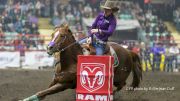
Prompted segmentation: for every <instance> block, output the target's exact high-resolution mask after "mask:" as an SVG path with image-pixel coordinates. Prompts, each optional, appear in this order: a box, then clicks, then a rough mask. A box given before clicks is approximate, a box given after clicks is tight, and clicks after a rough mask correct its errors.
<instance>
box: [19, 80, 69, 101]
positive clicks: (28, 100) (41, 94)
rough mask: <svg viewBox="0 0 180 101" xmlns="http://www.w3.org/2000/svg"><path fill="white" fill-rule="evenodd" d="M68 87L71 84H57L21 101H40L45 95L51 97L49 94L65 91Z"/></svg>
mask: <svg viewBox="0 0 180 101" xmlns="http://www.w3.org/2000/svg"><path fill="white" fill-rule="evenodd" d="M70 86H72V84H60V83H57V84H55V85H53V86H51V87H50V88H48V89H45V90H43V91H39V92H37V93H36V94H35V95H33V96H30V97H28V98H26V99H24V100H22V101H40V100H42V99H44V98H45V97H46V96H47V95H51V94H55V93H58V92H60V91H64V90H65V89H67V88H69V87H70Z"/></svg>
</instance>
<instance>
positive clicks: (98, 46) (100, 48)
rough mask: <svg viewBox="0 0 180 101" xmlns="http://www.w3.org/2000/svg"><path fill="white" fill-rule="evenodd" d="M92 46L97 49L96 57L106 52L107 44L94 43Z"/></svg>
mask: <svg viewBox="0 0 180 101" xmlns="http://www.w3.org/2000/svg"><path fill="white" fill-rule="evenodd" d="M92 46H93V47H94V48H95V49H96V55H103V54H104V51H105V44H101V43H96V42H93V43H92Z"/></svg>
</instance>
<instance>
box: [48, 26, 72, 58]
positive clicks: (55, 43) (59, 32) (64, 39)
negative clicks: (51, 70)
mask: <svg viewBox="0 0 180 101" xmlns="http://www.w3.org/2000/svg"><path fill="white" fill-rule="evenodd" d="M74 41H75V39H74V37H73V35H72V32H71V30H70V29H69V27H68V25H67V24H66V25H63V24H62V25H61V26H59V27H57V28H56V29H55V32H54V33H52V35H51V41H50V42H49V44H48V46H47V53H48V54H49V55H52V54H54V53H55V52H58V51H60V50H61V49H63V48H65V47H66V46H68V45H69V44H71V43H73V42H74Z"/></svg>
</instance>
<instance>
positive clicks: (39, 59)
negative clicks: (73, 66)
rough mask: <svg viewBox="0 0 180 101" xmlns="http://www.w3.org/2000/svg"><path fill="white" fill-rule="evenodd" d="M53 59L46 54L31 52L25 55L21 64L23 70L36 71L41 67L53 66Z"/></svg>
mask: <svg viewBox="0 0 180 101" xmlns="http://www.w3.org/2000/svg"><path fill="white" fill-rule="evenodd" d="M53 63H54V58H53V57H50V56H49V55H48V54H47V53H46V52H42V51H32V52H26V53H25V60H24V62H23V63H22V65H23V68H27V69H38V67H42V66H53Z"/></svg>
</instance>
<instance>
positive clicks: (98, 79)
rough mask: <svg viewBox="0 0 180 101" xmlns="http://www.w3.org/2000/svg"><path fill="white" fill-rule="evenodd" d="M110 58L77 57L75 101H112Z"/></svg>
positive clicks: (111, 62) (111, 67)
mask: <svg viewBox="0 0 180 101" xmlns="http://www.w3.org/2000/svg"><path fill="white" fill-rule="evenodd" d="M113 62H114V59H113V57H111V56H78V66H77V89H76V101H113V76H114V74H113V66H112V65H113Z"/></svg>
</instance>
